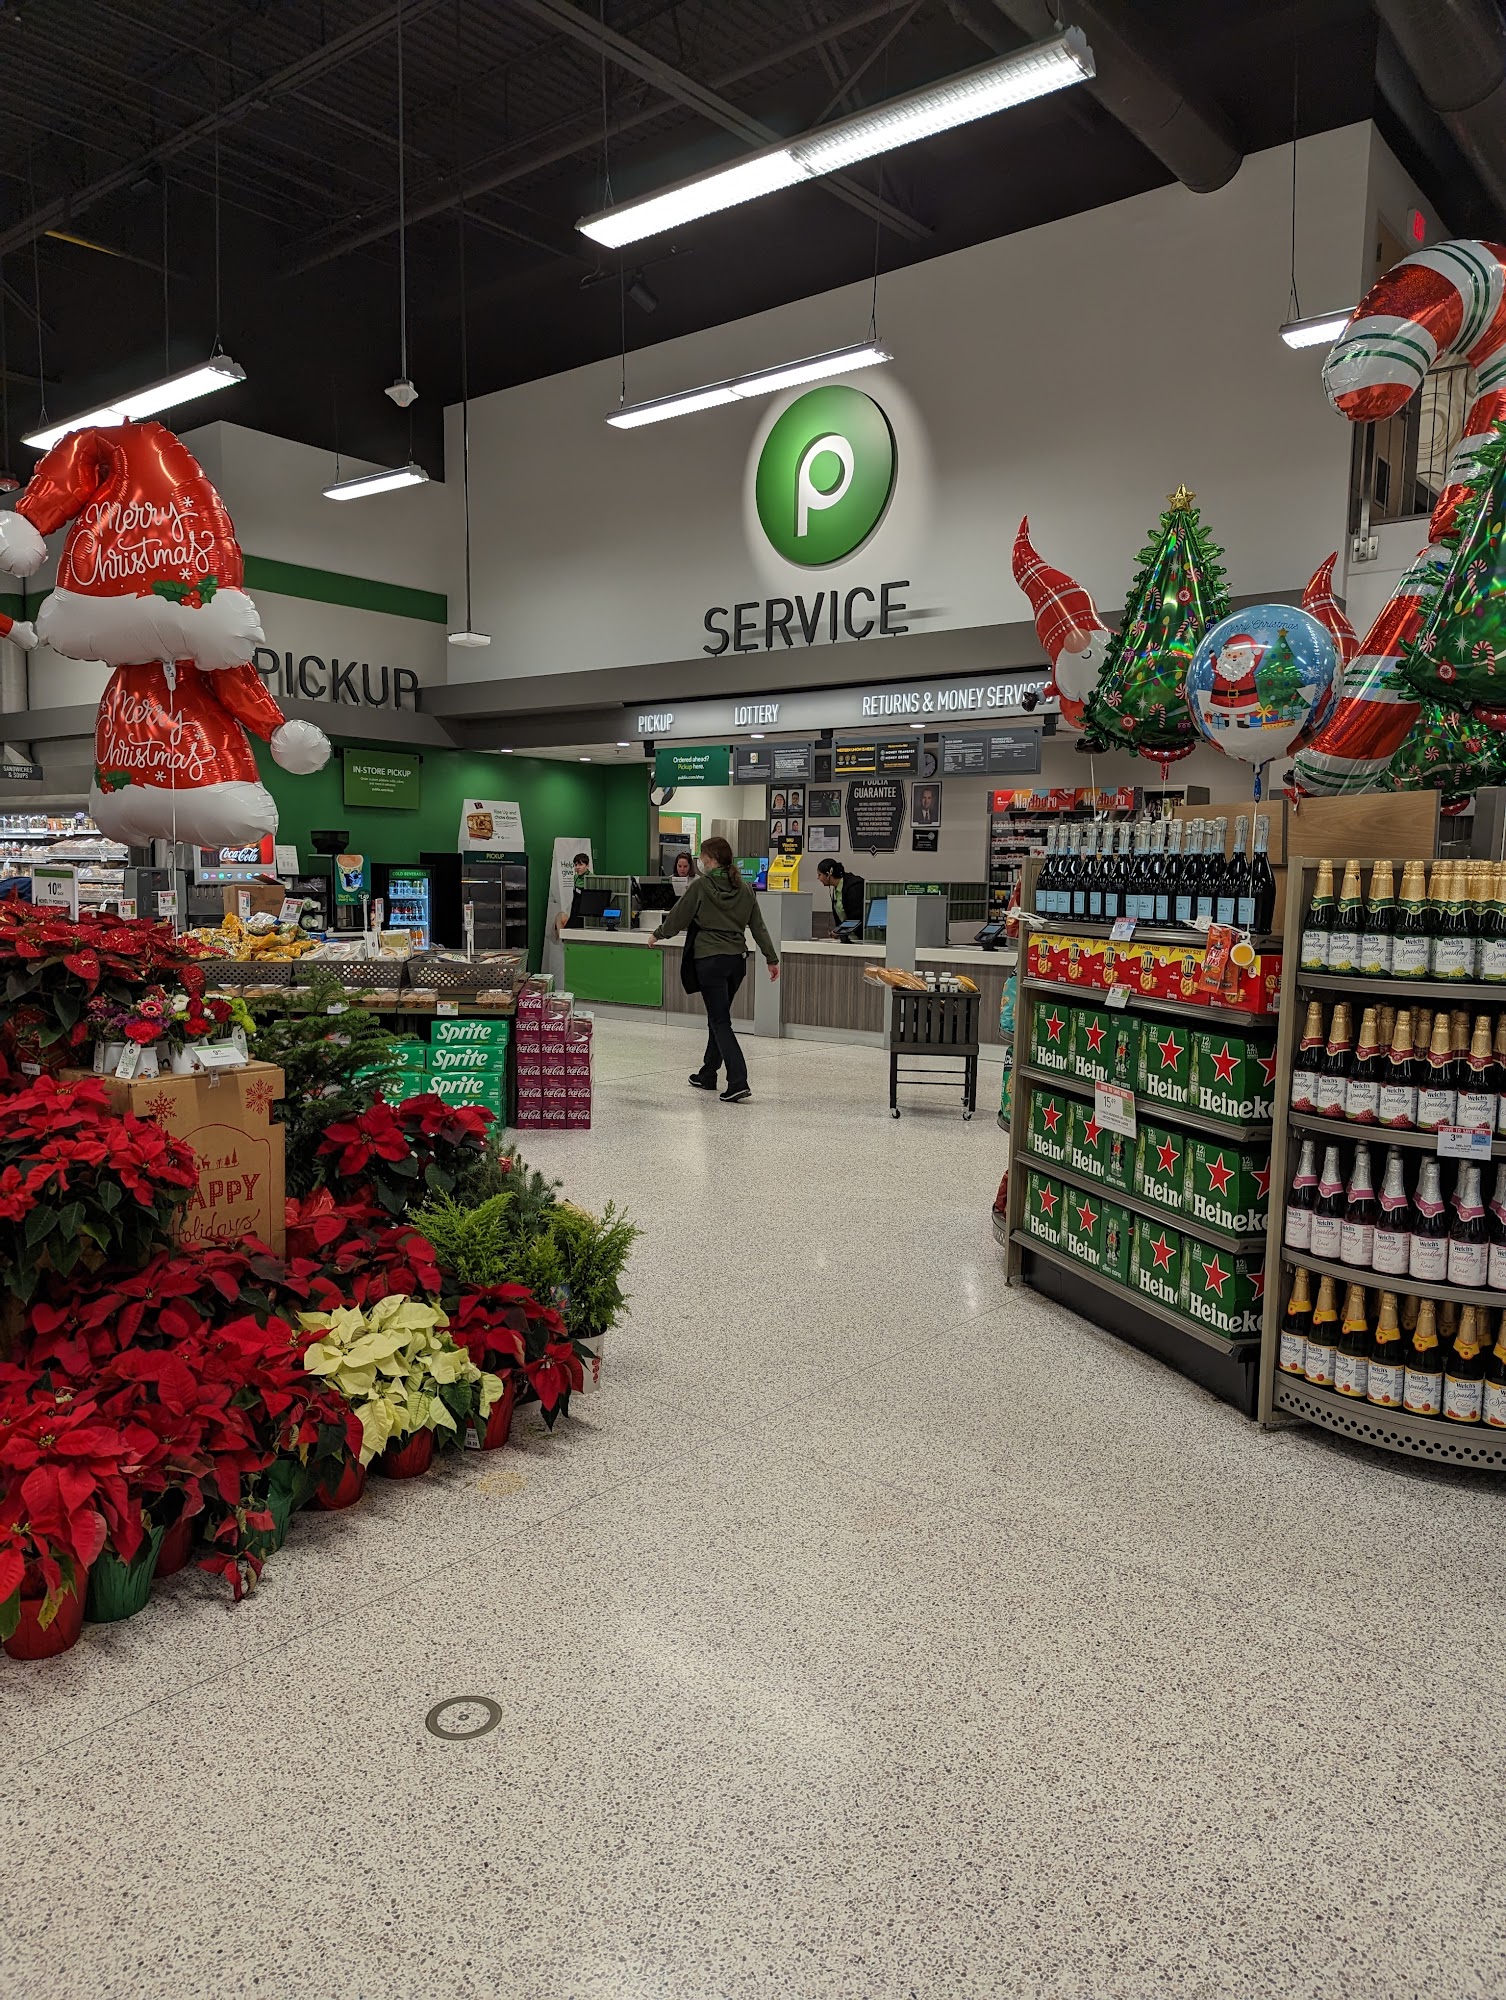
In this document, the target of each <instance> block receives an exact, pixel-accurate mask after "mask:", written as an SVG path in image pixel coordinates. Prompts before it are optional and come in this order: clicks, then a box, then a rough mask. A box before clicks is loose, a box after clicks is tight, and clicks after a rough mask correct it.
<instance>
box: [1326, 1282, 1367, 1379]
mask: <svg viewBox="0 0 1506 2000" xmlns="http://www.w3.org/2000/svg"><path fill="white" fill-rule="evenodd" d="M1369 1373H1370V1322H1369V1320H1368V1319H1367V1318H1366V1317H1365V1287H1364V1286H1363V1285H1351V1286H1350V1287H1349V1289H1348V1291H1347V1292H1346V1293H1345V1294H1344V1315H1343V1318H1342V1319H1341V1320H1340V1321H1339V1337H1338V1340H1337V1341H1336V1342H1335V1344H1334V1355H1333V1386H1334V1387H1335V1389H1337V1390H1338V1392H1339V1394H1340V1395H1341V1396H1352V1397H1354V1399H1355V1400H1356V1401H1357V1402H1363V1401H1364V1400H1365V1391H1366V1388H1367V1387H1368V1380H1367V1378H1368V1376H1369Z"/></svg>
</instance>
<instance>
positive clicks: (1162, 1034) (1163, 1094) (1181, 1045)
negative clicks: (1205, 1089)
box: [1135, 1021, 1193, 1105]
mask: <svg viewBox="0 0 1506 2000" xmlns="http://www.w3.org/2000/svg"><path fill="white" fill-rule="evenodd" d="M1192 1037H1193V1030H1192V1029H1190V1028H1188V1027H1187V1026H1186V1025H1185V1024H1184V1023H1182V1022H1179V1021H1145V1022H1143V1023H1142V1024H1141V1028H1140V1037H1139V1041H1140V1046H1139V1059H1138V1062H1137V1064H1136V1070H1135V1091H1136V1093H1137V1095H1139V1096H1141V1097H1143V1098H1145V1099H1146V1100H1147V1101H1148V1102H1150V1103H1153V1104H1178V1105H1185V1104H1186V1103H1187V1093H1188V1085H1189V1080H1190V1078H1191V1075H1192Z"/></svg>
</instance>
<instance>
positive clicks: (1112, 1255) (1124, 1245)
mask: <svg viewBox="0 0 1506 2000" xmlns="http://www.w3.org/2000/svg"><path fill="white" fill-rule="evenodd" d="M1134 1223H1135V1218H1134V1217H1133V1216H1132V1215H1131V1214H1130V1212H1129V1210H1128V1209H1127V1208H1121V1207H1120V1206H1119V1204H1118V1202H1117V1201H1106V1202H1105V1203H1104V1204H1103V1221H1102V1223H1101V1225H1100V1227H1099V1260H1098V1268H1099V1270H1100V1271H1101V1272H1102V1273H1103V1275H1104V1277H1106V1278H1112V1279H1113V1280H1114V1282H1115V1284H1118V1285H1126V1284H1128V1283H1129V1268H1130V1247H1131V1239H1132V1237H1133V1235H1134Z"/></svg>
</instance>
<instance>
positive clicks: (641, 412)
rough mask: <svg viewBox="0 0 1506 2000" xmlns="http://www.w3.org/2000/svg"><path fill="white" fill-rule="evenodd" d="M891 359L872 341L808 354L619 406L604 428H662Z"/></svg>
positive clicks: (890, 356)
mask: <svg viewBox="0 0 1506 2000" xmlns="http://www.w3.org/2000/svg"><path fill="white" fill-rule="evenodd" d="M893 359H894V357H893V355H892V354H890V352H889V350H888V349H887V348H886V347H880V346H879V344H878V342H877V341H874V340H864V341H860V342H859V343H858V345H857V346H856V347H834V348H832V349H831V350H830V352H829V353H826V354H812V355H810V356H809V357H808V359H806V360H804V361H781V362H780V363H779V364H778V365H777V366H776V367H773V368H758V369H755V370H754V371H753V372H752V373H751V374H749V375H729V376H728V377H727V379H726V380H725V381H723V382H708V383H707V384H706V385H705V387H704V388H701V389H677V390H676V391H675V392H674V394H673V395H669V396H655V397H654V398H653V399H652V400H651V401H649V402H647V403H623V404H622V405H620V407H619V408H617V409H615V410H612V411H611V412H610V413H609V414H608V416H607V422H608V423H609V424H611V425H612V426H613V428H614V429H616V430H619V431H634V430H637V429H638V427H639V426H640V425H641V424H662V423H663V422H664V420H665V418H666V417H688V416H691V415H693V414H694V412H695V411H697V410H714V409H716V408H717V407H718V406H719V405H721V404H723V403H742V402H746V401H747V400H748V399H749V398H750V397H753V396H772V395H774V394H775V392H776V391H777V390H780V389H793V388H797V387H798V386H799V384H800V383H802V382H820V381H824V380H825V378H826V377H827V376H828V375H846V374H849V373H850V372H851V371H852V370H854V369H858V368H876V367H877V366H878V365H879V363H880V362H883V361H892V360H893Z"/></svg>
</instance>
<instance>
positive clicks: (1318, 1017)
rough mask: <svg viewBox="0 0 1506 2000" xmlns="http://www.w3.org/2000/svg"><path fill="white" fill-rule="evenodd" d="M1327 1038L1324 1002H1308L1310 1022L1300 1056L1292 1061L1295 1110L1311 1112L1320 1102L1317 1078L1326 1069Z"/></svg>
mask: <svg viewBox="0 0 1506 2000" xmlns="http://www.w3.org/2000/svg"><path fill="white" fill-rule="evenodd" d="M1327 1046H1328V1037H1327V1035H1326V1034H1325V1033H1324V1032H1323V1005H1322V1002H1321V1001H1318V1000H1309V1001H1308V1003H1307V1022H1306V1025H1305V1026H1304V1028H1303V1030H1302V1039H1301V1041H1300V1042H1299V1043H1298V1044H1297V1053H1296V1055H1295V1056H1294V1057H1293V1059H1292V1109H1293V1111H1312V1110H1313V1109H1314V1108H1315V1107H1316V1105H1317V1102H1318V1078H1319V1075H1320V1074H1321V1071H1322V1068H1323V1051H1324V1049H1325V1048H1326V1047H1327Z"/></svg>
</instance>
